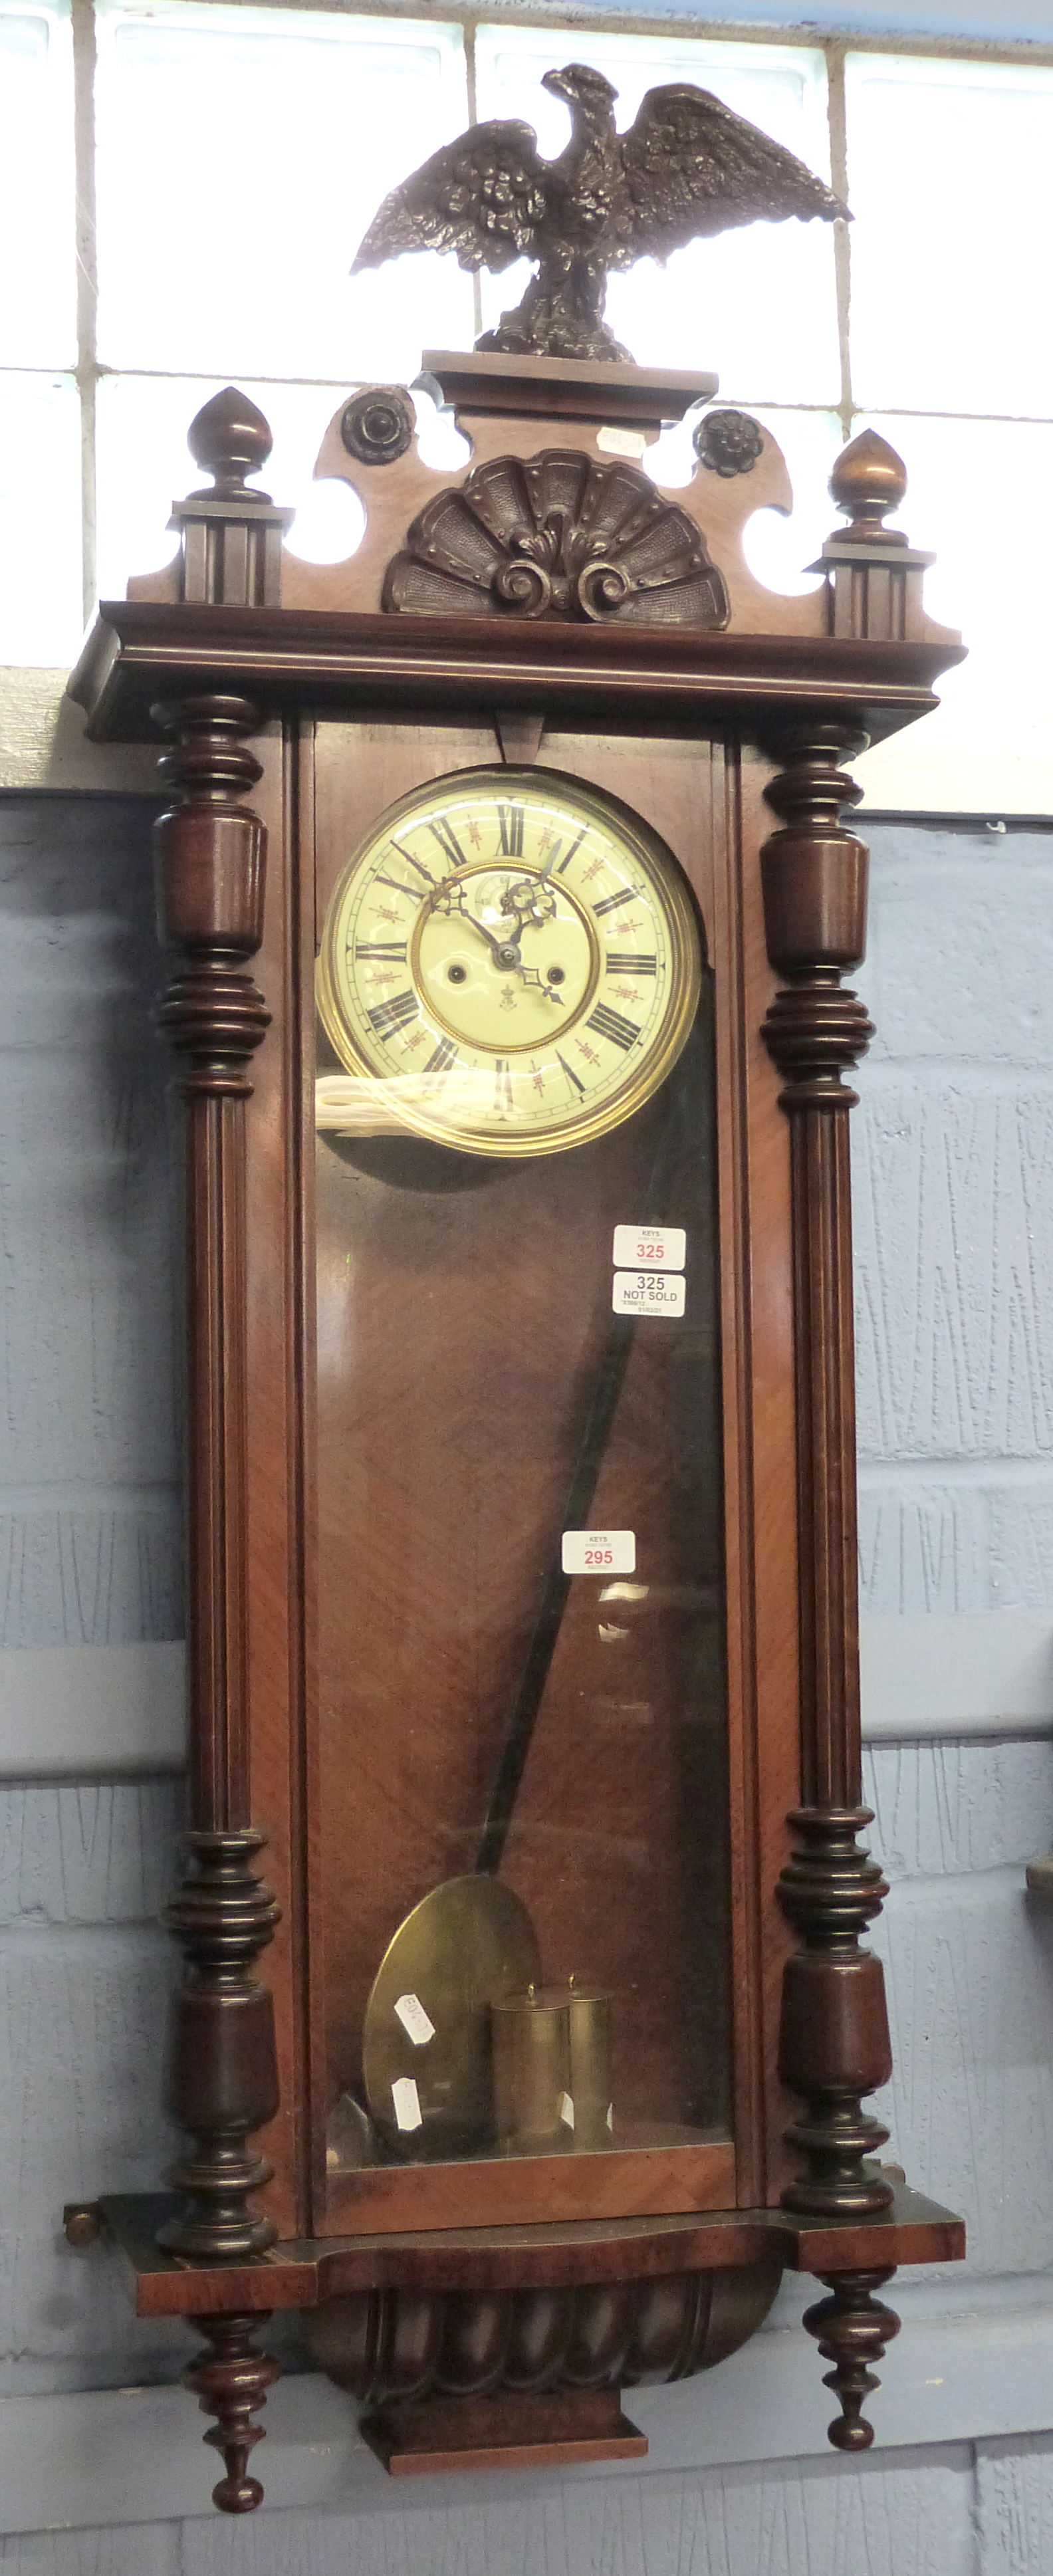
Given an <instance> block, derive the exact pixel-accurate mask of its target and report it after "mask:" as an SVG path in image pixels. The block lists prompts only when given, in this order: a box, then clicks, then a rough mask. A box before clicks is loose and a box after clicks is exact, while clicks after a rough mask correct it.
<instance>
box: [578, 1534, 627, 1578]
mask: <svg viewBox="0 0 1053 2576" xmlns="http://www.w3.org/2000/svg"><path fill="white" fill-rule="evenodd" d="M563 1572H564V1574H635V1572H636V1532H635V1530H564V1532H563Z"/></svg>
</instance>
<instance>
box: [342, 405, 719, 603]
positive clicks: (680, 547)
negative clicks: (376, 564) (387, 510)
mask: <svg viewBox="0 0 1053 2576" xmlns="http://www.w3.org/2000/svg"><path fill="white" fill-rule="evenodd" d="M383 606H384V607H385V608H386V609H389V610H393V611H401V612H402V613H403V614H408V615H411V616H417V617H499V616H502V615H504V616H506V617H562V618H589V619H591V620H592V621H593V623H594V624H597V625H604V624H606V623H607V622H608V621H610V620H613V619H617V620H619V622H620V623H621V624H623V625H634V626H695V627H709V628H712V627H719V626H726V625H727V622H728V616H729V613H730V612H729V604H728V595H727V591H726V589H725V586H724V582H723V579H722V576H721V574H720V573H719V572H718V570H717V568H716V565H715V564H713V563H711V562H710V559H709V556H708V554H707V552H706V546H705V541H704V539H703V537H702V535H701V532H700V530H699V529H698V528H696V526H695V524H694V521H693V520H692V519H689V518H688V517H687V515H686V513H685V512H684V511H683V510H678V509H677V507H676V505H675V503H674V502H672V501H668V500H665V499H664V498H663V496H662V494H661V493H660V492H658V491H657V490H656V489H655V486H654V484H653V483H652V482H650V480H649V479H648V476H647V475H646V474H643V473H641V472H640V469H639V467H638V466H635V465H625V464H622V463H620V462H619V463H617V464H612V465H605V464H604V465H601V464H598V463H594V462H593V461H592V459H591V458H590V457H587V456H581V455H575V454H574V453H573V452H572V451H571V450H565V449H562V448H549V449H547V450H546V451H545V452H544V453H543V454H541V455H540V456H535V457H532V458H531V459H530V460H529V462H528V463H524V462H522V460H521V459H520V458H519V457H516V456H495V457H492V458H491V459H490V461H489V463H488V464H486V465H480V466H477V468H476V470H475V472H474V473H473V474H469V476H468V478H467V481H466V482H465V483H463V484H462V485H461V487H460V489H459V490H455V491H446V492H438V493H436V495H435V498H434V500H432V501H429V502H428V504H427V507H426V508H425V509H423V510H422V511H421V513H420V516H419V518H416V519H415V520H414V522H413V525H412V527H411V528H410V529H409V531H408V534H407V538H406V543H405V547H404V548H403V550H402V552H401V553H400V554H397V555H395V556H393V558H392V561H391V562H390V563H389V565H388V569H387V573H386V575H385V580H384V594H383Z"/></svg>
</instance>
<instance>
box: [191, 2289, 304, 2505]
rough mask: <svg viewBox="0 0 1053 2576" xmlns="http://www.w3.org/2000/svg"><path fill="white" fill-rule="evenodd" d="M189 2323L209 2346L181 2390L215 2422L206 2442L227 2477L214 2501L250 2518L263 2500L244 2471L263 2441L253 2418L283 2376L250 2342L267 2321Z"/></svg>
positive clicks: (250, 2318) (234, 2319)
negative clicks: (189, 2391)
mask: <svg viewBox="0 0 1053 2576" xmlns="http://www.w3.org/2000/svg"><path fill="white" fill-rule="evenodd" d="M192 2323H193V2324H194V2325H196V2327H197V2328H198V2331H199V2333H200V2334H203V2335H205V2336H206V2338H207V2340H208V2342H209V2343H210V2344H211V2345H212V2347H213V2349H212V2352H211V2353H207V2352H206V2353H202V2354H201V2356H200V2359H199V2360H197V2361H195V2362H192V2363H191V2366H190V2369H189V2370H186V2371H184V2373H183V2383H184V2386H185V2387H187V2388H192V2389H193V2390H194V2393H195V2395H196V2397H197V2399H198V2402H199V2404H200V2406H201V2410H202V2413H203V2414H205V2415H215V2416H216V2417H217V2419H218V2420H217V2422H216V2423H215V2424H211V2425H210V2426H209V2429H208V2432H207V2433H206V2435H205V2440H206V2442H211V2444H212V2446H213V2449H214V2450H217V2451H220V2452H222V2455H223V2461H224V2465H225V2467H226V2472H227V2474H226V2477H225V2478H221V2479H220V2481H219V2485H218V2486H216V2487H213V2489H212V2501H213V2504H216V2505H218V2506H219V2510H220V2512H221V2513H254V2512H255V2509H256V2506H257V2505H258V2504H261V2503H262V2501H263V2488H262V2487H261V2485H260V2482H259V2479H258V2478H250V2477H248V2476H247V2475H246V2471H247V2467H248V2458H249V2453H250V2451H251V2450H252V2449H253V2448H254V2446H255V2444H256V2443H257V2442H262V2440H263V2438H264V2436H263V2426H262V2424H254V2423H253V2421H252V2418H253V2416H254V2414H255V2412H256V2409H257V2407H259V2406H262V2405H263V2403H264V2400H265V2398H266V2395H267V2390H268V2388H270V2387H272V2386H273V2383H274V2381H275V2380H276V2379H280V2377H281V2371H280V2368H279V2365H278V2363H277V2362H276V2361H272V2359H271V2356H270V2354H269V2353H267V2352H257V2351H256V2349H255V2346H254V2343H253V2336H254V2335H255V2333H256V2330H257V2328H258V2327H259V2326H263V2325H266V2324H267V2323H268V2317H267V2315H260V2316H241V2317H194V2318H193V2320H192Z"/></svg>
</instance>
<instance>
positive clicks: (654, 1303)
mask: <svg viewBox="0 0 1053 2576" xmlns="http://www.w3.org/2000/svg"><path fill="white" fill-rule="evenodd" d="M611 1304H612V1306H613V1308H614V1312H615V1314H616V1315H682V1314H683V1311H684V1274H683V1271H682V1270H616V1271H615V1274H614V1290H613V1294H612V1297H611Z"/></svg>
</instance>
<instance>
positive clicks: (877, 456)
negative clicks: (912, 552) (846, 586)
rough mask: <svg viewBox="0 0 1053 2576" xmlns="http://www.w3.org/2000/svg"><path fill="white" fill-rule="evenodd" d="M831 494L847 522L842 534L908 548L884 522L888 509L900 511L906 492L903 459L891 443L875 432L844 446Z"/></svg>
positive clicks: (899, 533) (899, 531)
mask: <svg viewBox="0 0 1053 2576" xmlns="http://www.w3.org/2000/svg"><path fill="white" fill-rule="evenodd" d="M828 488H829V492H830V498H831V500H832V501H835V502H836V504H837V507H838V509H839V510H842V511H843V512H844V515H845V517H846V519H847V520H848V523H849V524H848V526H847V528H845V529H843V530H842V531H841V534H842V535H843V536H845V537H858V538H860V539H862V540H864V541H865V542H866V543H869V544H870V545H873V544H874V543H875V541H877V542H878V543H880V544H882V545H886V546H905V545H906V542H907V540H906V537H905V536H904V535H903V532H902V529H900V528H886V527H883V526H882V520H883V519H884V518H885V516H886V513H887V512H888V511H889V510H898V509H899V506H900V503H901V501H902V500H903V499H904V497H905V494H906V489H907V469H906V466H905V465H904V462H903V458H902V456H897V454H896V450H895V448H894V447H890V446H889V443H888V440H887V439H885V438H879V437H878V434H877V431H876V429H864V430H861V431H860V434H859V437H858V438H853V440H852V441H851V444H850V445H849V446H848V447H843V448H842V450H841V454H840V456H839V457H838V460H837V463H836V465H835V467H834V470H833V473H832V474H831V477H830V482H829V487H828Z"/></svg>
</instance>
